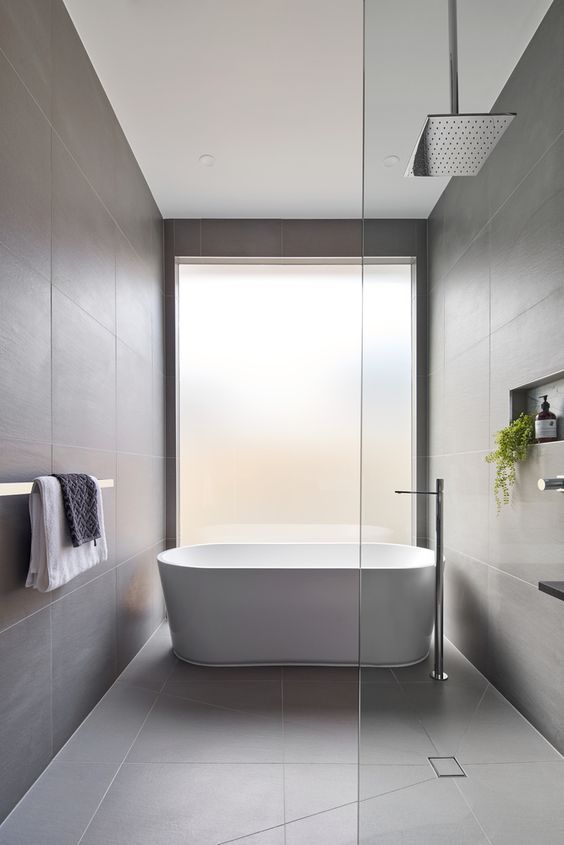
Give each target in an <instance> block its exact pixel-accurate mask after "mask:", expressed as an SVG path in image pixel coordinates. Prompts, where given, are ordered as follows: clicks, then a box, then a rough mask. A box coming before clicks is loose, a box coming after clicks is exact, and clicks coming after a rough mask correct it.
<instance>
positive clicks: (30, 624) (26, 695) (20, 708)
mask: <svg viewBox="0 0 564 845" xmlns="http://www.w3.org/2000/svg"><path fill="white" fill-rule="evenodd" d="M50 643H51V619H50V609H49V608H48V607H46V608H44V609H43V610H41V611H40V612H39V613H34V614H33V616H30V617H29V618H28V619H24V620H23V622H19V623H18V624H17V625H14V626H13V627H12V628H9V629H8V630H7V631H4V632H3V633H2V634H0V686H1V688H2V695H1V696H0V746H1V748H2V754H1V755H0V771H1V774H2V777H1V778H0V782H1V783H2V789H1V790H0V818H3V817H4V816H5V815H6V813H7V812H9V810H11V808H12V807H13V806H14V804H15V803H16V802H17V801H19V799H20V798H21V797H22V795H23V794H24V792H25V791H26V790H27V789H28V788H29V787H30V786H31V784H32V783H33V781H34V780H35V779H36V778H37V777H38V776H39V775H40V774H41V771H42V770H43V768H44V767H45V766H46V765H47V763H48V762H49V760H50V757H51V753H52V746H51V649H50Z"/></svg>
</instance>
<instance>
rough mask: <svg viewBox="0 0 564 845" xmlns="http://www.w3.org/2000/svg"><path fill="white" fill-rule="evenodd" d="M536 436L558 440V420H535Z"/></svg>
mask: <svg viewBox="0 0 564 845" xmlns="http://www.w3.org/2000/svg"><path fill="white" fill-rule="evenodd" d="M535 437H536V438H537V440H540V439H541V438H545V437H549V438H550V439H551V440H556V420H535Z"/></svg>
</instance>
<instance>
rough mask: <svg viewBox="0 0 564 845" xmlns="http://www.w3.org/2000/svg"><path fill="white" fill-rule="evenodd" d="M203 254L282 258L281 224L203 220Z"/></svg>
mask: <svg viewBox="0 0 564 845" xmlns="http://www.w3.org/2000/svg"><path fill="white" fill-rule="evenodd" d="M177 254H178V253H177ZM202 255H207V256H227V257H237V256H250V257H252V258H255V257H257V256H267V257H274V256H280V255H282V223H281V221H280V220H202Z"/></svg>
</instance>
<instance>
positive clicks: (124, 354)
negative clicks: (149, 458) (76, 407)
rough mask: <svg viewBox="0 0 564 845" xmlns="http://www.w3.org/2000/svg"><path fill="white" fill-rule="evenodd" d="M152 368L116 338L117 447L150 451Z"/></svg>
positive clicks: (144, 451) (144, 453) (151, 446)
mask: <svg viewBox="0 0 564 845" xmlns="http://www.w3.org/2000/svg"><path fill="white" fill-rule="evenodd" d="M152 401H153V370H152V367H151V364H150V363H148V362H147V359H146V358H142V357H141V355H138V353H137V352H134V351H133V350H132V349H130V348H129V347H128V346H126V345H125V344H124V343H122V342H121V341H120V340H118V342H117V409H116V410H117V448H118V449H119V450H121V451H122V452H138V453H139V454H142V455H150V454H151V453H152V451H153V410H152Z"/></svg>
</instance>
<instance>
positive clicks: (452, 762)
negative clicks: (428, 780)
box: [427, 757, 466, 778]
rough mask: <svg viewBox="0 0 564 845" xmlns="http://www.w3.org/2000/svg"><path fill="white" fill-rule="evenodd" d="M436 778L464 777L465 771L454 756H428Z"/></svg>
mask: <svg viewBox="0 0 564 845" xmlns="http://www.w3.org/2000/svg"><path fill="white" fill-rule="evenodd" d="M427 759H428V760H429V763H430V764H431V766H432V767H433V769H434V770H435V774H436V775H437V777H438V778H465V777H466V772H465V771H464V769H463V768H462V766H461V765H460V763H459V762H458V760H457V759H456V757H428V758H427Z"/></svg>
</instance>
